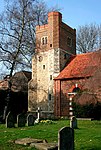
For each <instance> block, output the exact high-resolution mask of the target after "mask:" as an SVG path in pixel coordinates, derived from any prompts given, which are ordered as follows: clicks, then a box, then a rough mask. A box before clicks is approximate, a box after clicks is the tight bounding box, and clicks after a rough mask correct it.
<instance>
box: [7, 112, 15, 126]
mask: <svg viewBox="0 0 101 150" xmlns="http://www.w3.org/2000/svg"><path fill="white" fill-rule="evenodd" d="M6 127H7V128H12V127H15V123H14V116H13V114H12V113H11V112H9V113H8V115H7V117H6Z"/></svg>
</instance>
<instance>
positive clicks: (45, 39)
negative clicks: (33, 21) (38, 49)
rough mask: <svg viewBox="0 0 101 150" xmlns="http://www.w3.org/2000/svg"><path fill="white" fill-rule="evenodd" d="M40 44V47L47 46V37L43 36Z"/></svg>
mask: <svg viewBox="0 0 101 150" xmlns="http://www.w3.org/2000/svg"><path fill="white" fill-rule="evenodd" d="M41 43H42V45H45V44H47V36H44V37H42V38H41Z"/></svg>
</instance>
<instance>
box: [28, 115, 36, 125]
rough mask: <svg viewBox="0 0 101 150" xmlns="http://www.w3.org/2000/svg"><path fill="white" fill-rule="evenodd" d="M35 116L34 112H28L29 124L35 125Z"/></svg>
mask: <svg viewBox="0 0 101 150" xmlns="http://www.w3.org/2000/svg"><path fill="white" fill-rule="evenodd" d="M34 121H35V118H34V116H33V115H32V114H28V116H27V126H33V125H34Z"/></svg>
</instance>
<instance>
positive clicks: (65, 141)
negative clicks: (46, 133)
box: [58, 127, 74, 150]
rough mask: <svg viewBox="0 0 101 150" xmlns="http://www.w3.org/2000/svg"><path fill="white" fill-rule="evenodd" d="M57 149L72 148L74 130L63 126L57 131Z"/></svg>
mask: <svg viewBox="0 0 101 150" xmlns="http://www.w3.org/2000/svg"><path fill="white" fill-rule="evenodd" d="M58 150H74V130H73V129H72V128H70V127H63V128H62V129H60V131H59V132H58Z"/></svg>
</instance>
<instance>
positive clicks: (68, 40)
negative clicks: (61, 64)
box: [67, 37, 72, 47]
mask: <svg viewBox="0 0 101 150" xmlns="http://www.w3.org/2000/svg"><path fill="white" fill-rule="evenodd" d="M67 45H68V46H69V47H71V46H72V39H71V38H70V37H67Z"/></svg>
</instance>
